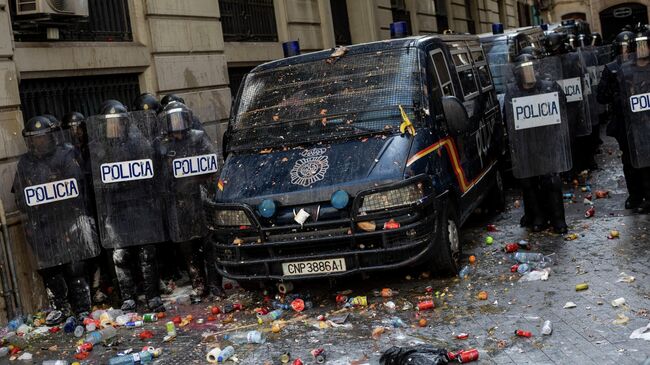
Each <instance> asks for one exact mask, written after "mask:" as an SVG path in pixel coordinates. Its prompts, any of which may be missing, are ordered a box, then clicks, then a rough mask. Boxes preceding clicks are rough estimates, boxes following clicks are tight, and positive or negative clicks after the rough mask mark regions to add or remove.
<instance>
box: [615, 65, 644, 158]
mask: <svg viewBox="0 0 650 365" xmlns="http://www.w3.org/2000/svg"><path fill="white" fill-rule="evenodd" d="M632 59H633V60H632V61H628V62H626V63H624V64H623V65H622V66H621V70H620V71H619V73H618V75H617V76H618V79H619V85H620V90H621V92H620V95H621V96H620V97H621V99H622V100H621V105H623V110H624V112H625V113H624V117H625V126H626V131H627V140H628V144H629V153H630V160H631V162H632V166H634V167H636V168H644V167H648V166H650V57H648V58H645V59H643V60H638V59H637V60H634V57H633V58H632Z"/></svg>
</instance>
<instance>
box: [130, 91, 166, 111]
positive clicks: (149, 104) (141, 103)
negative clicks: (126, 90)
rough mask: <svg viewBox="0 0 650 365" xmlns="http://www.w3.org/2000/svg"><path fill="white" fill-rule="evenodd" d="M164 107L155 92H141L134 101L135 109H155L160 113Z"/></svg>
mask: <svg viewBox="0 0 650 365" xmlns="http://www.w3.org/2000/svg"><path fill="white" fill-rule="evenodd" d="M162 109H163V106H162V104H160V102H159V101H158V99H156V97H155V96H153V94H150V93H143V94H140V95H139V96H138V97H137V98H135V100H134V101H133V110H145V111H146V110H153V111H154V112H155V113H156V114H158V113H160V112H161V111H162Z"/></svg>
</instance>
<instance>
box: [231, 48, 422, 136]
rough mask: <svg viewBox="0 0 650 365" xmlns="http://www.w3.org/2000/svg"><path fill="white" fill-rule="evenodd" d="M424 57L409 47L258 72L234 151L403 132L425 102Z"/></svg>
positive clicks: (239, 118)
mask: <svg viewBox="0 0 650 365" xmlns="http://www.w3.org/2000/svg"><path fill="white" fill-rule="evenodd" d="M420 93H421V88H420V71H419V67H418V58H417V51H416V50H415V49H413V48H401V49H395V50H389V51H382V52H370V53H361V54H353V53H352V52H350V53H348V54H345V55H343V56H341V57H338V58H328V59H321V60H317V61H310V62H305V63H299V64H294V65H290V66H286V67H281V68H275V69H270V70H264V71H260V72H253V73H251V74H250V75H249V76H248V77H247V78H246V82H245V85H244V89H243V92H242V95H241V101H240V103H239V109H238V112H237V114H236V115H235V120H234V125H233V127H234V128H233V132H234V133H233V135H232V140H231V142H232V147H234V148H237V147H250V148H255V147H270V146H278V145H283V144H292V143H300V142H308V141H314V140H328V139H335V138H345V137H349V136H355V135H362V134H370V133H377V132H382V131H392V130H396V129H397V128H398V127H399V125H400V123H401V117H400V111H399V107H398V105H402V106H403V107H404V108H405V110H406V111H407V112H408V114H410V115H412V111H413V107H414V104H415V103H418V102H419V101H420Z"/></svg>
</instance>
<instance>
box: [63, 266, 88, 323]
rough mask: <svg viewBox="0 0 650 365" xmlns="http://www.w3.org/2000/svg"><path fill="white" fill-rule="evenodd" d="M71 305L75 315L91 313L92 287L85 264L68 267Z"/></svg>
mask: <svg viewBox="0 0 650 365" xmlns="http://www.w3.org/2000/svg"><path fill="white" fill-rule="evenodd" d="M67 276H68V278H69V279H68V286H69V288H70V304H72V309H73V310H74V312H75V313H77V314H78V313H83V312H89V311H90V307H91V305H92V304H91V298H90V286H89V285H88V282H87V281H86V277H85V271H84V263H83V262H73V263H71V264H69V265H67Z"/></svg>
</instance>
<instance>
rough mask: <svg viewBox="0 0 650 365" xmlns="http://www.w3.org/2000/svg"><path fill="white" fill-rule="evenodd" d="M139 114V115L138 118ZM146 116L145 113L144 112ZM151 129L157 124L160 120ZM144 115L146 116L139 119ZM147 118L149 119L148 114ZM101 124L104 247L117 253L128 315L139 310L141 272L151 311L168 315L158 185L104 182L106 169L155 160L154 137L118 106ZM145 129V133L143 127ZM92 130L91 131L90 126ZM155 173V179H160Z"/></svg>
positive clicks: (112, 103)
mask: <svg viewBox="0 0 650 365" xmlns="http://www.w3.org/2000/svg"><path fill="white" fill-rule="evenodd" d="M136 113H137V112H136ZM139 113H142V112H139ZM149 114H151V115H152V118H151V120H149V121H147V123H150V124H155V114H154V113H153V112H151V113H149ZM136 115H141V114H136ZM142 115H143V116H146V115H148V114H147V113H143V114H142ZM96 118H99V119H97V120H91V122H89V124H93V125H92V127H93V128H94V129H93V133H94V135H95V141H92V139H91V145H90V149H91V157H92V159H94V160H95V161H93V179H94V184H95V196H96V200H97V210H98V218H99V224H100V233H101V234H102V245H103V246H104V247H106V248H108V249H113V253H112V257H113V264H114V266H115V273H116V275H117V281H118V284H119V287H120V294H121V296H122V301H123V303H122V310H124V311H133V310H135V309H136V305H137V303H136V300H137V285H136V282H137V280H138V279H137V275H136V273H135V272H134V269H135V268H136V267H137V268H138V271H139V274H141V277H142V287H143V291H144V294H145V297H146V300H147V308H148V309H149V310H151V311H164V310H165V307H164V306H163V303H162V300H161V299H160V292H159V286H158V267H157V262H156V244H159V243H161V242H164V241H165V235H164V227H163V225H162V216H161V215H162V210H161V206H160V202H158V201H157V200H155V198H154V197H155V195H156V193H155V189H156V185H157V183H156V180H155V179H153V178H151V179H146V180H136V181H125V182H116V183H105V182H104V181H102V180H101V179H100V178H99V176H95V174H96V173H97V174H99V173H100V166H101V164H106V163H117V162H121V161H131V160H141V159H145V160H147V159H153V158H154V151H153V148H152V146H151V145H150V142H149V139H148V138H155V136H151V135H150V133H147V132H146V131H143V130H142V129H140V128H138V126H136V125H134V123H135V122H133V121H132V119H133V118H135V117H134V116H133V115H132V114H130V113H128V111H127V108H126V107H125V106H124V105H123V104H122V103H120V102H119V101H116V100H108V101H106V102H104V104H103V105H102V107H101V110H100V116H96ZM141 127H144V125H143V126H141ZM89 128H90V126H89ZM155 176H156V175H155V173H154V177H155Z"/></svg>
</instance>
